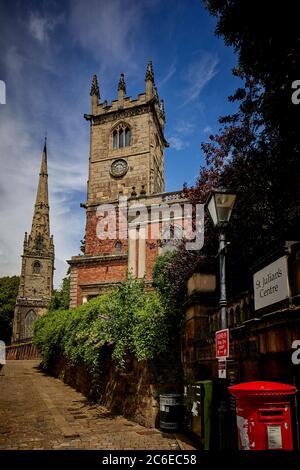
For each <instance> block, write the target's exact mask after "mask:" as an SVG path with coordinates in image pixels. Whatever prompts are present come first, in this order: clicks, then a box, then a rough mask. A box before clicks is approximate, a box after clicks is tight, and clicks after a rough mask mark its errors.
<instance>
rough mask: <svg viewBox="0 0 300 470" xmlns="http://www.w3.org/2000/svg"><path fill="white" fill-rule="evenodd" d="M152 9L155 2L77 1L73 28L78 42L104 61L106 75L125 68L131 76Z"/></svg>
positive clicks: (71, 22) (71, 19)
mask: <svg viewBox="0 0 300 470" xmlns="http://www.w3.org/2000/svg"><path fill="white" fill-rule="evenodd" d="M152 6H153V5H152V2H151V1H144V2H137V1H135V0H127V1H126V2H124V1H123V0H109V1H108V2H105V3H104V2H102V1H99V0H87V1H84V2H83V1H82V0H73V1H72V8H71V11H70V18H69V28H70V31H71V33H72V35H73V38H74V41H75V42H76V43H79V44H80V45H81V46H82V47H83V48H84V49H86V50H88V51H89V53H91V54H93V55H94V57H95V58H96V60H99V61H100V60H101V68H102V71H103V69H104V68H108V66H110V67H112V66H114V65H118V67H120V66H124V65H125V66H126V71H127V72H128V71H134V70H136V69H137V53H138V49H137V47H136V46H137V41H136V35H137V32H138V31H139V30H140V28H141V24H142V19H143V16H144V15H145V14H146V11H147V7H152ZM139 48H142V43H141V37H139Z"/></svg>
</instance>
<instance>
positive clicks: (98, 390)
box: [50, 349, 182, 428]
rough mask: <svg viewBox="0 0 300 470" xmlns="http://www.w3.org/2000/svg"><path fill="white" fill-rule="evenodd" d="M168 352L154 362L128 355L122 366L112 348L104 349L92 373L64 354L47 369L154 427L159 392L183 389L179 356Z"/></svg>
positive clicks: (91, 395)
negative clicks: (94, 371) (119, 367)
mask: <svg viewBox="0 0 300 470" xmlns="http://www.w3.org/2000/svg"><path fill="white" fill-rule="evenodd" d="M171 354H172V355H171V357H170V355H169V354H168V355H165V356H161V357H160V358H159V359H157V360H156V361H155V362H153V361H150V362H145V361H143V362H138V361H137V360H136V359H135V358H134V357H133V356H132V355H128V356H127V361H126V366H125V368H124V370H121V369H118V368H116V366H115V365H114V363H113V361H112V359H111V351H110V350H109V349H106V351H104V352H103V355H102V359H101V365H102V367H101V372H100V373H98V374H92V373H91V372H90V371H89V370H88V369H87V367H86V366H85V365H83V364H77V365H73V366H72V365H71V364H70V363H68V361H67V360H66V359H65V358H60V359H59V360H58V361H57V362H56V363H55V364H54V365H53V366H52V368H51V370H50V373H51V374H53V375H54V376H55V377H58V378H59V379H61V380H63V381H64V382H65V383H67V384H68V385H70V386H72V387H74V388H75V389H76V390H78V391H80V392H81V393H83V394H84V395H85V396H87V397H88V398H89V399H92V400H97V401H99V402H100V403H101V404H102V405H103V406H105V407H107V408H108V409H109V410H111V411H112V412H115V413H118V414H122V415H123V416H126V417H128V418H130V419H132V420H133V421H136V422H137V423H139V424H141V425H143V426H145V427H149V428H153V427H157V426H158V424H159V421H158V419H159V394H160V393H166V392H171V393H174V392H177V393H181V392H182V376H181V370H180V367H178V363H177V365H175V362H176V361H178V360H179V358H178V357H176V356H175V354H174V353H171Z"/></svg>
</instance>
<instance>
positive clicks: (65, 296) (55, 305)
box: [48, 272, 70, 311]
mask: <svg viewBox="0 0 300 470" xmlns="http://www.w3.org/2000/svg"><path fill="white" fill-rule="evenodd" d="M69 304H70V275H69V272H68V273H67V276H66V277H65V278H64V279H63V280H62V284H61V287H60V289H54V290H53V294H52V298H51V300H50V302H49V307H48V308H49V310H51V311H52V310H65V309H68V308H69Z"/></svg>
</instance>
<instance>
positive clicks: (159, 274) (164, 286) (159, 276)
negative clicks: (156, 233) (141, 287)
mask: <svg viewBox="0 0 300 470" xmlns="http://www.w3.org/2000/svg"><path fill="white" fill-rule="evenodd" d="M174 257H175V253H174V251H167V252H166V253H165V254H164V255H161V256H158V257H157V258H156V261H155V264H154V267H153V286H154V287H156V289H157V290H158V292H159V294H160V296H161V298H162V301H168V300H169V297H170V295H171V291H172V283H171V281H170V279H168V277H167V276H166V268H167V267H168V266H170V265H171V264H172V261H173V259H174Z"/></svg>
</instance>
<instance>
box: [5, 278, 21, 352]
mask: <svg viewBox="0 0 300 470" xmlns="http://www.w3.org/2000/svg"><path fill="white" fill-rule="evenodd" d="M19 282H20V278H19V277H18V276H12V277H8V276H6V277H1V278H0V340H2V341H4V342H5V343H9V342H10V339H11V335H12V324H13V316H14V309H15V304H16V298H17V295H18V289H19Z"/></svg>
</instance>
